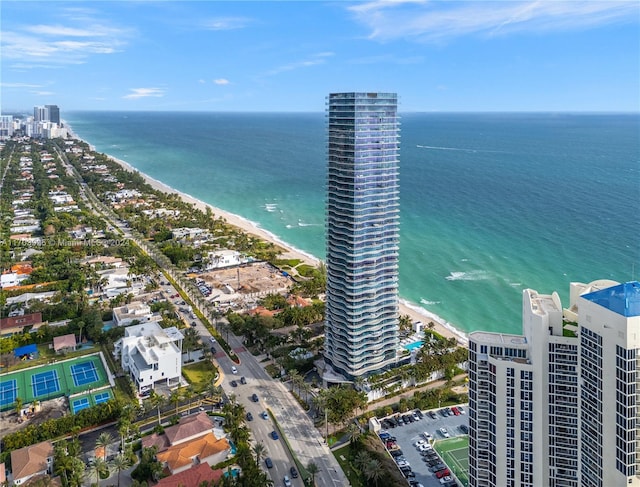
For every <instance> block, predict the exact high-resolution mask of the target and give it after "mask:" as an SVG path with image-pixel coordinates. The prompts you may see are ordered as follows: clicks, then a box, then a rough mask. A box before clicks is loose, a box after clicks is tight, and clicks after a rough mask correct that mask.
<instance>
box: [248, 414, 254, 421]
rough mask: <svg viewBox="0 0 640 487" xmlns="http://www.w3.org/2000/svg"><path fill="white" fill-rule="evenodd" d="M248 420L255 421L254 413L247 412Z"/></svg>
mask: <svg viewBox="0 0 640 487" xmlns="http://www.w3.org/2000/svg"><path fill="white" fill-rule="evenodd" d="M247 421H253V414H251V413H250V412H249V413H247Z"/></svg>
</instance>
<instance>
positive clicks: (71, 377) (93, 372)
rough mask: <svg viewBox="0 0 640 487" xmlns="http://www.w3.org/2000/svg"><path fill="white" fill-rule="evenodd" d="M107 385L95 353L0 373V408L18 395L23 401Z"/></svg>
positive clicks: (44, 399) (102, 367)
mask: <svg viewBox="0 0 640 487" xmlns="http://www.w3.org/2000/svg"><path fill="white" fill-rule="evenodd" d="M108 385H109V380H108V375H107V372H106V370H105V368H104V365H103V364H102V360H101V359H100V355H98V354H93V355H85V356H84V357H76V358H74V359H71V360H63V361H60V362H55V363H52V364H47V365H40V366H38V367H32V368H29V369H22V370H17V371H15V372H9V373H7V374H2V375H1V376H0V411H6V410H8V409H11V408H13V407H15V405H16V400H17V399H18V398H20V399H21V400H22V403H23V404H25V405H26V404H29V403H31V402H33V401H48V400H49V399H55V398H56V397H61V396H70V395H72V394H78V393H80V392H86V391H88V390H90V389H97V388H99V387H103V386H108ZM94 403H95V401H94Z"/></svg>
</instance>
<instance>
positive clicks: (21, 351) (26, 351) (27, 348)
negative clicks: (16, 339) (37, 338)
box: [13, 343, 38, 357]
mask: <svg viewBox="0 0 640 487" xmlns="http://www.w3.org/2000/svg"><path fill="white" fill-rule="evenodd" d="M37 351H38V347H37V346H36V344H35V343H32V344H31V345H24V346H23V347H18V348H14V349H13V354H14V355H15V356H16V357H22V356H23V355H30V354H32V353H36V352H37Z"/></svg>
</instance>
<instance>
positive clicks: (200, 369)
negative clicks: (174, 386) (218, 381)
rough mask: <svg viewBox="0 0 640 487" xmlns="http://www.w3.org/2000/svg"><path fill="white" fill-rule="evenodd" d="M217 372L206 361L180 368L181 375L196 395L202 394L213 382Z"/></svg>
mask: <svg viewBox="0 0 640 487" xmlns="http://www.w3.org/2000/svg"><path fill="white" fill-rule="evenodd" d="M217 372H218V371H217V370H216V368H215V367H214V366H213V364H212V363H211V362H209V361H208V360H203V361H201V362H196V363H194V364H189V365H184V366H183V367H182V375H183V376H184V378H185V379H187V382H188V383H189V384H191V387H193V390H194V391H195V392H196V393H199V392H203V391H204V390H205V389H206V388H207V386H208V385H209V384H210V383H211V382H213V381H214V380H215V378H216V374H217Z"/></svg>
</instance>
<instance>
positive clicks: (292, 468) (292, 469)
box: [289, 467, 298, 479]
mask: <svg viewBox="0 0 640 487" xmlns="http://www.w3.org/2000/svg"><path fill="white" fill-rule="evenodd" d="M289 472H291V476H292V477H293V478H294V479H297V478H298V471H297V470H296V467H291V468H290V469H289Z"/></svg>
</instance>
